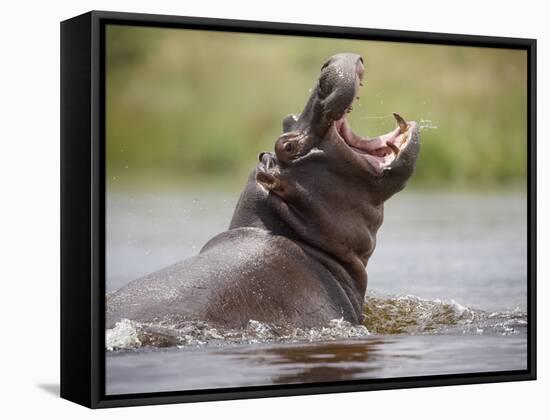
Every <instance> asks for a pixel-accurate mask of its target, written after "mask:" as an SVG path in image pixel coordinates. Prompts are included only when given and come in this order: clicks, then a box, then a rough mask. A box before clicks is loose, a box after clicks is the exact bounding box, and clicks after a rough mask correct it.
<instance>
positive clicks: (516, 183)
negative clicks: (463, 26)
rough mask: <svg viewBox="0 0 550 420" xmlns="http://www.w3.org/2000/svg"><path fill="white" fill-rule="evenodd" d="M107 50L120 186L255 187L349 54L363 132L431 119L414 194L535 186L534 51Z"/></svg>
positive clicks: (115, 30) (239, 38)
mask: <svg viewBox="0 0 550 420" xmlns="http://www.w3.org/2000/svg"><path fill="white" fill-rule="evenodd" d="M106 45H107V63H106V65H107V71H106V77H107V106H106V110H107V114H106V126H107V133H106V147H107V180H108V187H110V188H117V187H121V188H125V189H127V188H147V187H154V188H162V187H167V188H172V187H174V186H177V187H181V188H189V189H193V188H197V187H200V186H202V185H204V183H207V184H208V185H211V186H212V185H218V186H220V187H223V188H224V189H240V188H242V186H243V184H244V182H245V179H246V177H247V175H248V173H249V171H250V170H251V169H252V168H253V167H254V166H255V165H256V163H257V156H258V153H259V152H260V151H264V150H273V145H274V143H275V140H276V139H277V137H278V136H279V134H280V133H281V120H282V118H283V117H284V116H285V115H287V114H289V113H299V112H300V111H301V110H302V108H303V106H304V104H305V101H306V99H307V97H308V95H309V90H310V89H311V88H312V87H313V85H314V84H315V81H316V78H317V76H318V74H319V70H320V68H321V65H322V64H323V62H324V61H325V60H326V58H328V57H329V56H331V55H333V54H335V53H338V52H355V53H358V54H361V55H362V56H363V58H364V60H365V66H366V83H365V86H364V87H363V88H362V91H361V92H360V95H361V100H360V101H359V102H358V103H356V104H355V105H354V111H353V112H352V113H351V115H350V117H349V120H350V122H351V125H352V127H353V129H354V131H355V132H358V133H361V134H364V135H369V136H374V135H377V134H381V133H383V132H386V131H389V130H390V129H392V128H393V127H394V125H395V122H394V121H393V119H392V117H391V113H392V112H398V113H400V114H401V115H402V116H403V117H405V118H406V119H407V120H415V121H417V122H419V123H420V126H421V127H422V131H421V140H422V150H421V154H420V158H419V160H418V163H417V170H416V173H415V175H414V177H413V179H412V180H411V182H410V186H411V187H412V188H431V187H436V188H446V189H450V188H453V189H454V188H458V189H504V188H513V189H517V188H519V187H521V188H524V186H525V176H526V142H527V119H526V117H527V115H526V113H527V67H526V66H527V64H526V63H527V61H526V58H527V57H526V53H525V52H524V51H517V50H505V49H489V48H472V47H450V46H436V45H421V44H405V43H390V42H371V41H355V40H338V39H322V38H307V37H289V36H277V35H256V34H236V33H227V32H207V31H194V30H181V29H165V28H140V27H129V26H113V25H109V26H108V27H107V43H106Z"/></svg>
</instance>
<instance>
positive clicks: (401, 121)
mask: <svg viewBox="0 0 550 420" xmlns="http://www.w3.org/2000/svg"><path fill="white" fill-rule="evenodd" d="M393 117H394V118H395V121H397V125H399V131H400V132H401V134H403V133H406V132H407V130H408V129H409V126H408V124H407V122H406V121H405V120H404V119H403V118H402V117H401V115H399V114H397V113H395V112H394V113H393Z"/></svg>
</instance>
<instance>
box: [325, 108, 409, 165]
mask: <svg viewBox="0 0 550 420" xmlns="http://www.w3.org/2000/svg"><path fill="white" fill-rule="evenodd" d="M349 112H351V106H350V107H349V108H348V111H347V113H349ZM393 116H394V118H395V120H396V121H397V128H396V129H395V130H393V131H390V132H389V133H386V134H382V135H380V136H377V137H372V138H368V137H363V136H361V135H358V134H356V133H354V132H353V131H352V129H351V127H350V125H349V122H348V120H347V115H346V114H344V116H343V117H342V118H340V119H339V120H337V121H335V122H334V123H333V125H334V128H335V130H336V132H337V133H338V135H339V137H340V138H341V139H342V140H343V142H344V143H345V144H346V145H348V146H349V147H350V149H351V150H353V151H354V152H355V153H356V154H358V155H361V156H362V157H363V159H365V160H366V161H367V162H368V163H369V164H370V165H371V166H372V167H373V168H374V169H375V171H376V172H378V173H379V172H382V171H383V170H384V168H387V167H389V166H390V164H391V163H392V162H393V161H394V160H395V159H396V158H397V156H398V155H399V153H400V152H401V150H403V149H405V147H407V145H408V143H409V141H410V139H411V137H412V133H413V131H414V130H413V128H414V124H415V123H414V122H412V123H407V122H406V121H405V120H404V119H403V118H402V117H401V116H400V115H399V114H396V113H394V114H393Z"/></svg>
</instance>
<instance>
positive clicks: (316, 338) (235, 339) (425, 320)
mask: <svg viewBox="0 0 550 420" xmlns="http://www.w3.org/2000/svg"><path fill="white" fill-rule="evenodd" d="M365 315H366V320H365V322H364V325H352V324H350V323H349V322H346V321H344V320H343V319H333V320H331V321H330V322H329V323H328V325H326V326H321V327H316V328H296V327H294V326H289V325H275V324H268V323H262V322H259V321H256V320H250V321H249V322H248V324H247V325H246V327H244V328H226V327H221V326H218V325H213V324H210V323H207V322H203V321H185V322H179V323H173V322H172V323H171V322H169V321H166V322H164V323H162V322H161V323H156V324H151V323H139V322H135V321H131V320H128V319H124V320H122V321H120V322H118V323H117V324H116V325H115V327H114V328H112V329H108V330H107V331H106V335H105V347H106V349H107V350H108V351H116V350H130V349H138V348H141V347H173V346H178V347H190V346H191V347H197V346H206V345H208V346H224V345H228V344H258V343H272V342H285V343H303V342H320V341H333V340H340V339H353V338H364V337H368V336H369V335H370V334H371V333H372V334H377V335H388V334H411V335H414V334H457V333H458V334H473V335H478V334H485V335H487V334H493V335H510V334H521V333H523V332H525V331H526V327H527V314H526V313H525V312H524V311H521V310H520V309H515V310H514V311H505V312H487V311H481V310H476V309H472V308H469V307H466V306H464V305H461V304H460V303H457V302H455V301H454V300H451V302H443V301H441V300H439V299H435V300H428V299H422V298H419V297H417V296H413V295H407V296H389V295H381V294H377V293H373V292H370V293H369V296H368V297H367V298H366V300H365Z"/></svg>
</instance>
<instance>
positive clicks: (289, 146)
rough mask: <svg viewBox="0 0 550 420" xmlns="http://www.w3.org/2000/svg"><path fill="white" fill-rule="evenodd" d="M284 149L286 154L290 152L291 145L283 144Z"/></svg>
mask: <svg viewBox="0 0 550 420" xmlns="http://www.w3.org/2000/svg"><path fill="white" fill-rule="evenodd" d="M284 149H285V151H286V152H289V153H290V152H292V143H285V146H284Z"/></svg>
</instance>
